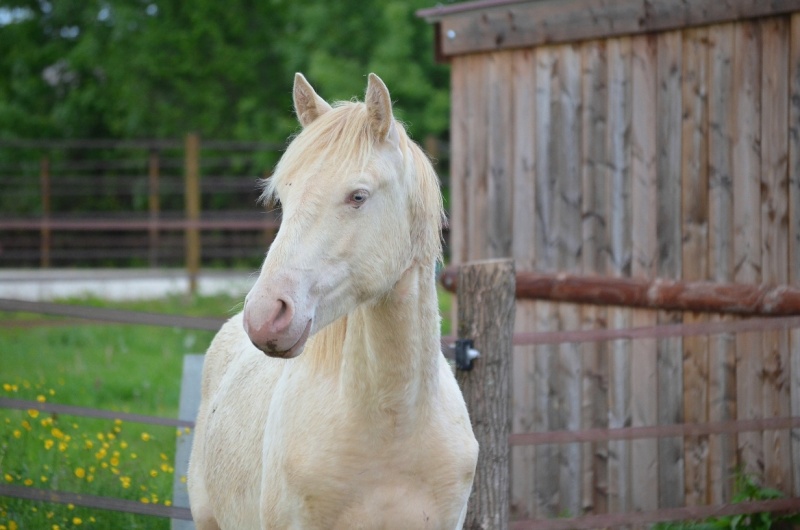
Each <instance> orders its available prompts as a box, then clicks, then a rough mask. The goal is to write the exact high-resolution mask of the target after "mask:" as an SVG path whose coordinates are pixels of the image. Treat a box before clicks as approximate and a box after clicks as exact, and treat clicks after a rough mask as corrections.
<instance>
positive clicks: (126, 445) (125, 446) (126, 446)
mask: <svg viewBox="0 0 800 530" xmlns="http://www.w3.org/2000/svg"><path fill="white" fill-rule="evenodd" d="M119 446H120V447H121V448H122V449H127V448H128V442H120V443H119Z"/></svg>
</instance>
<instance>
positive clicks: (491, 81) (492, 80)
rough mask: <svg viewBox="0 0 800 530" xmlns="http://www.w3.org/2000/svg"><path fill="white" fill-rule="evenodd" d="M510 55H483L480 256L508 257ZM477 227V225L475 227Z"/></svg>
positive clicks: (510, 150) (509, 218)
mask: <svg viewBox="0 0 800 530" xmlns="http://www.w3.org/2000/svg"><path fill="white" fill-rule="evenodd" d="M511 57H512V54H511V53H508V52H499V53H493V54H491V55H490V56H489V57H486V58H485V59H486V60H485V62H486V63H487V64H488V71H487V82H488V85H489V86H488V88H487V100H488V101H487V103H488V108H487V123H486V129H487V135H486V142H487V149H488V153H487V161H486V164H487V168H486V172H487V174H486V197H485V199H484V200H485V204H486V206H485V209H486V226H485V228H483V229H484V230H486V232H487V236H486V244H487V248H486V249H485V250H484V252H482V257H483V258H507V257H509V256H511V247H512V236H513V232H512V230H511V228H512V215H513V211H514V210H513V185H514V183H513V179H512V175H513V173H512V170H513V162H512V147H513V145H514V144H513V142H510V141H509V139H508V133H507V131H508V129H509V127H511V124H512V88H511V87H512V80H513V77H512V62H511ZM475 228H476V229H477V230H480V229H481V227H480V226H476V227H475Z"/></svg>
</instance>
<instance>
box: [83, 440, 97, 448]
mask: <svg viewBox="0 0 800 530" xmlns="http://www.w3.org/2000/svg"><path fill="white" fill-rule="evenodd" d="M83 446H84V447H85V448H86V449H91V448H92V447H94V443H92V441H91V440H86V441H85V442H83Z"/></svg>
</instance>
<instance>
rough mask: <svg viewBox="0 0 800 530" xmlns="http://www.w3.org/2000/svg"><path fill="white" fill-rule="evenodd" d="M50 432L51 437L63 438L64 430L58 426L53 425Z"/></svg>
mask: <svg viewBox="0 0 800 530" xmlns="http://www.w3.org/2000/svg"><path fill="white" fill-rule="evenodd" d="M50 434H51V435H52V436H53V438H56V439H57V440H63V439H64V432H63V431H62V430H61V429H59V428H58V427H53V430H51V431H50Z"/></svg>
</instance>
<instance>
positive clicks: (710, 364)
mask: <svg viewBox="0 0 800 530" xmlns="http://www.w3.org/2000/svg"><path fill="white" fill-rule="evenodd" d="M798 101H800V14H794V15H788V16H778V17H772V18H763V19H754V20H751V21H744V22H734V23H725V24H716V25H711V26H705V27H700V28H693V29H684V30H671V31H665V32H661V33H649V34H641V35H636V36H621V37H613V38H608V39H594V40H589V41H583V42H579V43H568V44H558V45H541V46H537V47H534V48H525V49H518V50H507V51H497V52H491V53H477V54H471V55H462V56H454V57H453V58H452V167H451V171H452V174H451V182H452V200H451V205H452V212H451V216H452V217H451V223H452V227H453V230H452V232H451V237H452V240H451V241H452V243H451V244H452V247H451V250H452V261H453V263H456V264H457V263H463V262H466V261H470V260H476V259H485V258H493V257H503V256H513V257H514V258H515V259H516V260H517V269H518V270H523V271H524V270H536V271H545V272H552V271H564V272H569V273H577V274H581V273H584V274H602V275H611V276H620V277H641V278H654V277H667V278H675V279H679V278H682V279H686V280H717V281H726V282H732V281H735V282H744V283H759V282H770V283H788V282H791V283H796V282H797V281H800V243H799V242H800V103H798ZM725 318H729V317H722V316H718V315H699V314H680V313H667V312H655V311H649V310H631V309H622V308H615V307H608V308H604V307H589V306H577V305H568V304H556V303H549V302H519V303H518V307H517V323H516V331H518V332H523V331H524V332H528V331H550V330H560V329H579V328H584V329H591V328H602V327H611V328H625V327H632V326H647V325H653V324H656V323H673V322H686V323H691V322H705V321H719V320H723V319H725ZM512 373H513V385H514V403H513V410H514V418H513V428H514V431H515V432H528V431H548V430H560V429H575V430H577V429H586V428H597V427H622V426H628V425H637V426H645V425H656V424H665V423H679V422H684V421H686V422H706V421H721V420H729V419H735V418H742V419H744V418H760V417H772V416H785V415H790V414H794V415H798V414H800V390H799V389H800V331H794V332H765V333H741V334H735V335H720V336H712V337H692V338H686V339H683V340H681V339H659V340H636V341H627V340H620V341H614V342H609V343H597V344H582V345H580V346H575V345H561V346H553V345H549V346H537V347H533V346H527V347H517V348H516V350H515V353H514V369H513V372H512ZM799 439H800V438H798V437H797V436H795V437H794V439H792V438H791V437H790V435H789V433H788V432H785V431H784V432H773V431H768V432H763V433H742V434H739V435H738V436H734V435H710V436H695V437H687V438H686V439H682V438H668V439H661V440H635V441H614V442H609V443H592V444H588V443H587V444H582V445H580V444H572V445H569V444H567V445H561V446H555V445H550V446H536V447H515V448H514V450H513V452H512V460H513V463H512V473H511V478H512V516H513V517H519V518H527V517H555V516H559V515H580V514H583V513H605V512H624V511H633V510H649V509H654V508H658V507H671V506H681V505H684V504H690V505H702V504H708V503H717V502H724V501H726V500H729V499H730V498H731V495H732V484H733V482H732V477H733V474H734V472H735V470H736V469H737V468H738V467H739V466H741V467H742V468H743V469H745V470H746V471H748V472H750V473H753V474H755V475H756V476H757V477H759V479H761V480H762V481H763V482H764V484H767V485H770V486H774V487H777V488H780V489H782V490H783V491H785V492H787V493H794V494H797V493H799V492H800V471H798V470H800V441H798V440H799Z"/></svg>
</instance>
